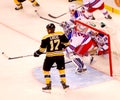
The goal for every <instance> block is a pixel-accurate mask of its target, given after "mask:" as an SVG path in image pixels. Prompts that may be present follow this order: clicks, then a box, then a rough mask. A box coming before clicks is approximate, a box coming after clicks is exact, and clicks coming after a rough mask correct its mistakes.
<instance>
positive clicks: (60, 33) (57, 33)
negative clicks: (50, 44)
mask: <svg viewBox="0 0 120 100" xmlns="http://www.w3.org/2000/svg"><path fill="white" fill-rule="evenodd" d="M63 34H64V33H63V32H55V33H50V34H47V35H45V36H44V37H43V38H42V39H46V38H48V37H50V36H53V35H63Z"/></svg>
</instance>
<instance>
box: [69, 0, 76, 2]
mask: <svg viewBox="0 0 120 100" xmlns="http://www.w3.org/2000/svg"><path fill="white" fill-rule="evenodd" d="M72 1H76V0H68V2H72Z"/></svg>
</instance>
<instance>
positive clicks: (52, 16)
mask: <svg viewBox="0 0 120 100" xmlns="http://www.w3.org/2000/svg"><path fill="white" fill-rule="evenodd" d="M82 6H83V5H81V6H79V7H77V9H78V8H80V7H82ZM67 13H69V11H68V12H65V13H63V14H61V15H58V16H54V15H52V14H48V16H50V17H51V18H55V19H56V18H59V17H62V16H64V15H66V14H67Z"/></svg>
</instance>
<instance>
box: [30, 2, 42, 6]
mask: <svg viewBox="0 0 120 100" xmlns="http://www.w3.org/2000/svg"><path fill="white" fill-rule="evenodd" d="M32 6H33V7H39V6H40V4H39V3H37V2H36V3H35V4H34V3H33V4H32Z"/></svg>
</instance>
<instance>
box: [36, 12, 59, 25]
mask: <svg viewBox="0 0 120 100" xmlns="http://www.w3.org/2000/svg"><path fill="white" fill-rule="evenodd" d="M35 13H36V14H37V15H38V17H40V18H41V19H44V20H47V21H50V22H53V23H56V24H59V25H60V23H59V22H56V21H54V20H51V19H48V18H45V17H42V16H40V15H39V13H38V11H37V10H35Z"/></svg>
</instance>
